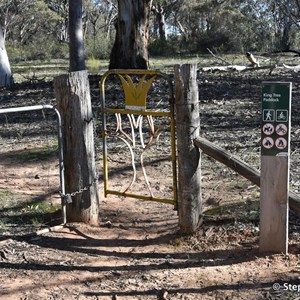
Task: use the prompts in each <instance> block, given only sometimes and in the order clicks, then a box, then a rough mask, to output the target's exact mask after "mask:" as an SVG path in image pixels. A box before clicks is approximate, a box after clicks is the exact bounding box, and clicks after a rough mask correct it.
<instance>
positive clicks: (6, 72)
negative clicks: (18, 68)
mask: <svg viewBox="0 0 300 300" xmlns="http://www.w3.org/2000/svg"><path fill="white" fill-rule="evenodd" d="M12 83H13V77H12V73H11V68H10V63H9V59H8V55H7V52H6V49H5V37H4V33H3V30H2V26H1V24H0V87H11V85H12Z"/></svg>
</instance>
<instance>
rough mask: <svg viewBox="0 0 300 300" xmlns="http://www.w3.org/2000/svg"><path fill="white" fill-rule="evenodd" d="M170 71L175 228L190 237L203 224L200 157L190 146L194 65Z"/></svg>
mask: <svg viewBox="0 0 300 300" xmlns="http://www.w3.org/2000/svg"><path fill="white" fill-rule="evenodd" d="M174 70H175V108H176V130H177V148H178V214H179V226H180V230H181V232H182V233H193V232H194V231H195V230H196V229H197V228H198V227H199V226H200V225H201V223H202V220H203V217H202V198H201V157H200V152H199V149H198V147H196V146H195V145H194V139H195V138H196V137H198V136H199V135H200V112H199V100H198V99H199V96H198V86H197V81H196V74H197V65H195V64H193V65H188V64H186V65H176V66H175V67H174Z"/></svg>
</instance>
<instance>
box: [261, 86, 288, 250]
mask: <svg viewBox="0 0 300 300" xmlns="http://www.w3.org/2000/svg"><path fill="white" fill-rule="evenodd" d="M291 91H292V84H291V83H285V82H264V83H263V89H262V129H261V135H262V139H261V155H262V156H261V177H260V187H261V188H260V240H259V250H260V251H261V252H273V253H285V254H287V251H288V211H289V205H288V197H289V158H290V156H289V151H290V149H289V143H290V119H291V118H290V114H291V109H290V108H291Z"/></svg>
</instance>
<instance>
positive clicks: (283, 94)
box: [261, 82, 292, 156]
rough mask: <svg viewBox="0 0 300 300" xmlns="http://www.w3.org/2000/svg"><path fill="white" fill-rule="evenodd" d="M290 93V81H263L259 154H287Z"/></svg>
mask: <svg viewBox="0 0 300 300" xmlns="http://www.w3.org/2000/svg"><path fill="white" fill-rule="evenodd" d="M291 95H292V83H291V82H264V83H263V89H262V128H261V155H265V156H288V155H289V148H290V146H289V145H290V120H291V118H290V113H291V109H290V108H291Z"/></svg>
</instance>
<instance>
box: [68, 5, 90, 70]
mask: <svg viewBox="0 0 300 300" xmlns="http://www.w3.org/2000/svg"><path fill="white" fill-rule="evenodd" d="M69 36H70V45H69V50H70V72H74V71H82V70H85V68H86V67H85V53H84V42H83V25H82V0H72V1H71V0H70V1H69Z"/></svg>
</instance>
